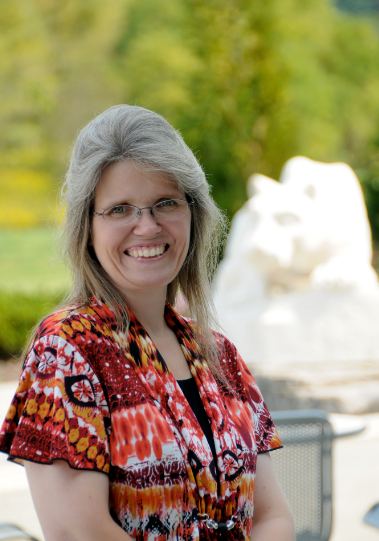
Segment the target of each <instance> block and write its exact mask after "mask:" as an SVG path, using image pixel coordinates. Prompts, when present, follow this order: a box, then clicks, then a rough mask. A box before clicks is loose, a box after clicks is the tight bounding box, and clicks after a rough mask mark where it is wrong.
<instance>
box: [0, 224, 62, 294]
mask: <svg viewBox="0 0 379 541" xmlns="http://www.w3.org/2000/svg"><path fill="white" fill-rule="evenodd" d="M68 284H69V272H68V271H67V269H66V268H65V266H64V265H63V263H62V262H61V261H60V260H59V258H58V256H57V255H56V253H55V248H54V232H53V230H51V229H49V228H42V227H41V228H33V229H14V230H4V229H0V289H1V290H5V291H8V292H12V291H20V292H27V293H33V292H38V291H41V292H44V293H47V292H52V293H53V292H58V291H62V290H65V289H66V287H67V285H68Z"/></svg>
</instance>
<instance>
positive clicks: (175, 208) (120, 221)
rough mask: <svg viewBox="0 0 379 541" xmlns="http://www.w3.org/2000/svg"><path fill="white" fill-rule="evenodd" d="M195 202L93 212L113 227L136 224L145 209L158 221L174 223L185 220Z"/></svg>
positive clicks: (170, 201) (172, 202) (162, 202)
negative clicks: (181, 219)
mask: <svg viewBox="0 0 379 541" xmlns="http://www.w3.org/2000/svg"><path fill="white" fill-rule="evenodd" d="M193 204H194V201H185V200H184V199H166V200H165V201H160V202H159V203H155V205H153V206H152V207H142V208H139V207H136V206H135V205H116V206H114V207H109V208H107V209H105V210H103V212H96V211H95V210H94V211H92V212H93V214H96V215H97V216H102V217H103V218H104V220H105V221H106V222H107V223H108V224H111V225H115V226H123V225H129V224H132V223H133V222H136V221H137V220H138V218H140V217H141V216H142V211H143V210H144V209H149V211H150V214H151V215H152V216H154V218H156V219H157V220H164V221H170V222H172V221H174V220H180V218H183V217H184V216H185V215H186V214H187V212H188V209H189V207H190V206H191V205H193Z"/></svg>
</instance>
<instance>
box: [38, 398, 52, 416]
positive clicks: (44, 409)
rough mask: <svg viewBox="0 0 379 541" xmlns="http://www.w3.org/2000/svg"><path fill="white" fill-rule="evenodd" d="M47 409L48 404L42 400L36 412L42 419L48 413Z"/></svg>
mask: <svg viewBox="0 0 379 541" xmlns="http://www.w3.org/2000/svg"><path fill="white" fill-rule="evenodd" d="M49 409H50V406H49V404H47V403H46V402H44V404H41V405H40V407H39V409H38V413H39V415H40V417H41V419H44V418H45V417H46V415H47V414H48V413H49Z"/></svg>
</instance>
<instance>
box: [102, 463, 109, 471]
mask: <svg viewBox="0 0 379 541" xmlns="http://www.w3.org/2000/svg"><path fill="white" fill-rule="evenodd" d="M103 471H105V473H108V472H109V464H105V466H104V468H103Z"/></svg>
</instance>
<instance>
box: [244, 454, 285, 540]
mask: <svg viewBox="0 0 379 541" xmlns="http://www.w3.org/2000/svg"><path fill="white" fill-rule="evenodd" d="M254 501H255V504H254V517H253V528H252V532H251V534H252V535H251V541H295V526H294V522H293V517H292V513H291V510H290V508H289V505H288V503H287V500H286V498H285V496H284V494H283V491H282V489H281V486H280V484H279V481H278V479H277V477H276V474H275V470H274V467H273V464H272V462H271V458H270V455H269V453H263V454H260V455H258V458H257V475H256V479H255V496H254Z"/></svg>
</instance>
